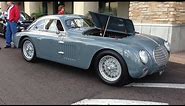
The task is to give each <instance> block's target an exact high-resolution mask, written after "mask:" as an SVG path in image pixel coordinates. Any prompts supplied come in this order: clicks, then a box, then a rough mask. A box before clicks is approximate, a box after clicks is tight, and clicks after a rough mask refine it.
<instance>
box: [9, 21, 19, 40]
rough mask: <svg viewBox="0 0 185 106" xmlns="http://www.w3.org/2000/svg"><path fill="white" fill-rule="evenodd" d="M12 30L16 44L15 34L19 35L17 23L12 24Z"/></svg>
mask: <svg viewBox="0 0 185 106" xmlns="http://www.w3.org/2000/svg"><path fill="white" fill-rule="evenodd" d="M10 28H11V32H12V37H11V38H12V41H13V43H14V37H15V34H16V33H17V30H18V29H17V23H15V22H12V23H10Z"/></svg>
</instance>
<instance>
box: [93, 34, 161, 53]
mask: <svg viewBox="0 0 185 106" xmlns="http://www.w3.org/2000/svg"><path fill="white" fill-rule="evenodd" d="M93 38H94V40H96V41H98V42H99V43H100V44H99V45H104V46H106V47H113V46H114V47H120V48H122V47H124V46H127V47H129V48H131V49H135V50H147V51H148V52H149V53H152V52H153V50H154V49H156V48H157V47H159V46H161V45H164V40H163V39H161V38H159V37H155V36H148V35H142V34H136V35H132V36H128V37H124V38H121V39H119V38H108V37H93Z"/></svg>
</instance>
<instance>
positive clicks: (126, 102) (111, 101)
mask: <svg viewBox="0 0 185 106" xmlns="http://www.w3.org/2000/svg"><path fill="white" fill-rule="evenodd" d="M72 105H169V104H168V103H161V102H150V101H137V100H121V99H84V100H81V101H79V102H76V103H73V104H72Z"/></svg>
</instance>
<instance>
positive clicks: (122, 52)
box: [15, 12, 170, 86]
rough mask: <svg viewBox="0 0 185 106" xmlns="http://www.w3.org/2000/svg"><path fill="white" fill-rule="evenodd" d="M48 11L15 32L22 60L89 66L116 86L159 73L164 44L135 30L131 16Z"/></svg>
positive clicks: (166, 53)
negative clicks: (42, 60) (87, 15)
mask: <svg viewBox="0 0 185 106" xmlns="http://www.w3.org/2000/svg"><path fill="white" fill-rule="evenodd" d="M90 15H91V17H92V20H93V21H91V20H90V19H88V18H86V17H84V16H80V15H49V16H44V17H41V18H39V19H37V20H36V21H35V22H33V23H32V24H31V25H30V26H29V27H28V28H27V30H25V31H22V32H19V33H17V34H16V37H15V45H16V47H17V48H21V50H22V55H23V57H24V59H25V60H26V61H28V62H33V61H35V60H36V59H37V58H42V59H46V60H51V61H54V62H59V63H62V64H66V65H71V66H74V67H78V68H82V69H88V68H90V67H91V66H93V67H94V69H95V71H96V72H97V75H98V76H99V78H100V79H101V80H102V81H103V82H105V83H106V84H109V85H114V86H120V85H125V84H128V83H129V82H130V78H142V77H144V76H147V75H151V74H153V73H162V72H163V71H164V69H165V68H166V65H167V63H168V60H169V57H170V47H169V43H168V42H167V41H165V40H163V39H161V38H159V37H155V36H148V35H143V34H138V33H136V32H135V28H134V25H133V23H132V21H131V20H130V19H124V18H120V17H115V16H109V15H104V14H99V13H94V12H90Z"/></svg>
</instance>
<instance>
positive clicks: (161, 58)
mask: <svg viewBox="0 0 185 106" xmlns="http://www.w3.org/2000/svg"><path fill="white" fill-rule="evenodd" d="M154 58H155V61H156V63H157V64H158V65H159V66H162V65H166V63H167V62H168V59H169V56H168V51H167V49H166V48H165V47H164V46H160V47H157V48H156V49H155V50H154Z"/></svg>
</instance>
